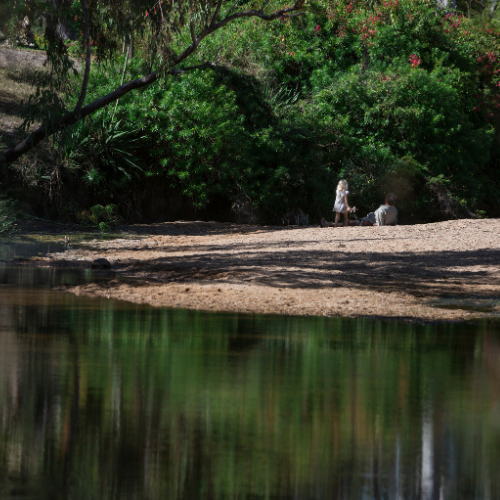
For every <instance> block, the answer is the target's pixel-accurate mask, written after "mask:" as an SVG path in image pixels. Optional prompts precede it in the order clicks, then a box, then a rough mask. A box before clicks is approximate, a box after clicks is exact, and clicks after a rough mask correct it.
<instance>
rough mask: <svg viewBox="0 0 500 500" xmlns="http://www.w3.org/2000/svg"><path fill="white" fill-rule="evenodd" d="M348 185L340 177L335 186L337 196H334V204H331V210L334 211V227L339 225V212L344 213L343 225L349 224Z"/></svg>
mask: <svg viewBox="0 0 500 500" xmlns="http://www.w3.org/2000/svg"><path fill="white" fill-rule="evenodd" d="M348 190H349V185H348V184H347V181H346V180H344V179H342V180H341V181H340V182H339V184H338V186H337V196H336V198H335V205H334V206H333V211H334V212H335V227H338V225H339V219H340V214H344V227H347V226H348V225H349V215H348V214H349V212H350V211H351V207H349V202H348V201H347V196H348V195H349V191H348Z"/></svg>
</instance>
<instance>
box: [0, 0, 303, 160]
mask: <svg viewBox="0 0 500 500" xmlns="http://www.w3.org/2000/svg"><path fill="white" fill-rule="evenodd" d="M220 3H221V2H218V4H217V7H216V12H215V15H214V17H213V18H212V22H211V24H210V26H208V27H205V29H204V30H203V31H202V32H201V33H200V34H199V35H198V36H193V34H194V30H193V31H192V42H191V44H190V45H189V46H188V47H186V49H185V50H184V51H183V52H181V53H180V54H178V55H177V56H176V57H175V58H174V60H173V61H171V64H170V69H168V70H167V71H166V72H165V73H164V74H170V75H178V74H182V73H185V72H186V71H192V70H195V69H202V68H205V67H210V68H213V67H215V65H216V63H213V62H205V63H203V64H198V65H195V66H189V67H186V68H179V69H175V66H177V65H178V64H180V63H181V62H182V61H184V60H185V59H186V58H187V57H189V56H190V55H191V54H192V53H193V52H195V51H196V49H197V47H198V46H199V44H200V42H201V41H202V40H203V39H204V38H205V37H206V36H208V35H210V34H211V33H213V32H214V31H217V30H218V29H220V28H222V27H224V26H225V25H227V24H228V23H230V22H231V21H234V20H236V19H242V18H248V17H258V18H259V19H262V20H263V21H273V20H275V19H279V18H287V17H292V16H294V15H297V14H292V13H293V12H294V11H297V10H299V9H300V8H301V7H302V5H303V3H304V0H298V1H297V2H296V3H295V4H294V5H293V6H291V7H288V8H286V9H281V10H279V11H275V12H273V13H271V14H265V13H264V12H263V9H261V10H247V11H243V12H237V13H234V14H230V12H231V11H232V10H233V9H232V8H231V9H230V11H229V13H228V14H227V15H226V17H225V18H224V19H223V20H222V21H220V22H215V21H216V17H217V15H218V13H219V9H220ZM265 5H267V4H265ZM82 7H83V8H84V9H85V10H86V0H82ZM233 7H234V6H233ZM85 23H86V33H85V35H86V37H87V40H88V43H87V49H88V50H87V62H88V64H86V68H85V76H84V82H83V84H82V92H81V94H80V98H79V100H78V103H77V106H76V107H75V110H74V111H72V112H69V113H66V114H65V115H64V116H63V117H62V118H61V120H60V121H59V123H58V124H57V125H55V126H52V127H50V128H48V126H47V125H46V124H42V125H41V126H40V127H38V128H37V129H36V130H34V131H33V132H31V133H30V134H29V135H28V137H26V138H25V139H24V140H23V141H21V142H19V143H18V144H16V145H15V146H13V147H12V148H10V149H9V150H8V151H6V152H5V153H4V154H3V155H2V156H0V164H4V163H7V164H8V163H12V162H13V161H15V160H17V159H18V158H19V157H21V156H22V155H23V154H25V153H27V152H28V151H29V150H30V149H32V148H33V147H34V146H36V145H37V144H38V143H39V142H40V141H42V140H43V139H45V138H46V137H50V136H51V135H53V134H55V133H56V132H58V131H60V130H62V129H64V128H65V127H68V126H71V125H74V124H75V123H77V122H78V121H79V120H81V119H83V118H85V117H86V116H89V115H91V114H92V113H95V112H96V111H98V110H99V109H102V108H104V107H105V106H107V105H109V104H111V103H113V102H115V101H117V100H118V99H120V98H121V97H123V96H124V95H126V94H128V93H129V92H131V91H133V90H138V89H141V88H143V87H147V86H148V85H151V84H152V83H153V82H155V81H156V80H157V79H158V77H159V72H158V71H155V72H154V73H150V74H148V75H146V76H143V77H142V78H138V79H136V80H132V81H130V82H127V83H126V84H123V85H121V86H120V87H119V88H117V89H116V90H114V91H113V92H110V93H109V94H107V95H105V96H103V97H101V98H99V99H96V100H95V101H93V102H91V103H90V104H87V106H85V107H84V108H81V106H82V105H83V102H84V100H85V95H86V89H87V85H88V74H89V73H90V56H89V55H90V45H89V44H90V36H89V34H88V14H87V16H85ZM190 29H191V27H190ZM219 56H220V54H219ZM219 59H220V57H219Z"/></svg>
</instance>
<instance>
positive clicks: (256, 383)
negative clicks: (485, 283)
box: [0, 268, 500, 500]
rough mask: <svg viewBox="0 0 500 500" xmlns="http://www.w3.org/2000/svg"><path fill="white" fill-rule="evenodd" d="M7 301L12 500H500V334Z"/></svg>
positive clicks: (4, 337) (18, 295)
mask: <svg viewBox="0 0 500 500" xmlns="http://www.w3.org/2000/svg"><path fill="white" fill-rule="evenodd" d="M3 272H4V273H7V274H8V273H9V272H15V273H19V272H21V271H20V270H19V269H15V270H14V271H9V269H7V268H4V270H3ZM27 272H28V271H27ZM29 272H30V271H29ZM2 279H3V280H4V282H5V280H7V281H9V282H10V283H12V280H13V278H12V276H10V277H7V276H6V275H5V276H4V277H3V278H2ZM20 279H21V280H22V282H23V283H27V282H29V279H28V278H26V277H25V278H23V277H21V278H20ZM54 279H56V281H57V280H60V278H57V277H56V278H54ZM0 304H2V306H0V307H1V309H0V436H1V439H0V494H1V496H2V497H10V496H12V497H14V496H22V497H28V496H29V497H32V498H71V499H73V498H75V499H76V498H131V497H135V498H169V499H199V498H239V499H240V498H248V499H250V498H251V499H257V498H300V499H312V498H314V499H321V498H328V499H331V498H335V499H391V500H392V499H404V500H407V499H410V500H411V499H426V500H427V499H432V500H434V499H436V500H437V499H462V498H463V499H473V498H474V499H485V500H486V499H488V498H491V499H494V498H500V480H499V477H498V474H497V471H498V470H500V453H499V452H500V425H499V423H500V368H499V366H500V365H499V361H500V336H499V333H500V328H499V327H498V326H496V325H494V324H491V323H484V324H481V325H441V326H422V325H401V324H395V323H384V322H380V321H368V320H357V321H353V320H342V319H327V318H293V317H276V316H275V317H266V316H242V315H236V314H234V315H228V314H208V313H199V312H192V311H183V310H165V309H153V308H149V307H143V306H137V305H130V304H126V303H122V302H115V301H109V300H105V299H102V300H101V299H97V300H90V299H85V298H81V297H74V296H72V295H67V294H61V293H58V292H52V291H50V290H48V289H43V288H37V289H34V288H32V287H29V288H28V287H25V288H20V287H15V286H9V287H0Z"/></svg>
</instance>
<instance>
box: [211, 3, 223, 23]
mask: <svg viewBox="0 0 500 500" xmlns="http://www.w3.org/2000/svg"><path fill="white" fill-rule="evenodd" d="M221 5H222V0H219V1H218V2H217V7H216V8H215V12H214V16H213V17H212V22H211V23H210V28H213V27H214V26H215V22H216V21H217V16H218V15H219V11H220V8H221Z"/></svg>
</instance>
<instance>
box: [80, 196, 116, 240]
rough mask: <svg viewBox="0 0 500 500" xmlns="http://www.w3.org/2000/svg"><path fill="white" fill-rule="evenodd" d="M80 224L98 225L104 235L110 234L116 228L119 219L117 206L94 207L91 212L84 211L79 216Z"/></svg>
mask: <svg viewBox="0 0 500 500" xmlns="http://www.w3.org/2000/svg"><path fill="white" fill-rule="evenodd" d="M78 218H79V220H80V222H82V223H84V224H91V225H96V226H98V227H99V229H100V230H101V231H102V232H103V233H109V232H110V231H111V230H113V229H114V228H115V227H116V224H117V223H118V217H117V215H116V205H115V204H113V203H111V204H109V205H106V206H103V205H94V206H92V207H90V211H88V210H84V211H82V212H80V214H79V216H78Z"/></svg>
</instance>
